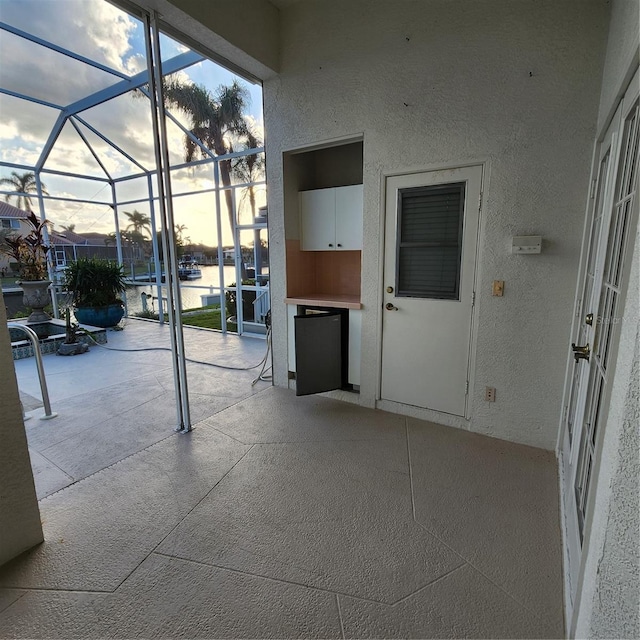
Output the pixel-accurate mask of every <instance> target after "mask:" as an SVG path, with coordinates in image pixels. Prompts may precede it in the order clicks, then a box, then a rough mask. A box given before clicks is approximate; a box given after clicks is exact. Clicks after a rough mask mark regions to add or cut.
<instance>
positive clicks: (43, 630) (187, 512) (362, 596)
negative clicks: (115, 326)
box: [0, 322, 563, 638]
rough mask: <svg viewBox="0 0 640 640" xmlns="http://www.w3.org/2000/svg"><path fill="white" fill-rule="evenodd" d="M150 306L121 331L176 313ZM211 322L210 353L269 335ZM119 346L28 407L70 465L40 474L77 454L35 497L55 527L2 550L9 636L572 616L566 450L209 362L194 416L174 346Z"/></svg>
mask: <svg viewBox="0 0 640 640" xmlns="http://www.w3.org/2000/svg"><path fill="white" fill-rule="evenodd" d="M139 325H142V323H134V322H131V323H130V324H129V326H128V327H127V328H126V329H125V332H123V334H122V335H118V336H117V337H114V338H113V339H112V336H111V335H110V336H109V341H110V344H112V345H113V344H114V343H115V342H116V341H117V340H121V341H122V343H123V344H124V342H125V337H126V338H127V339H128V340H130V342H129V344H131V343H136V342H137V343H138V344H144V343H145V342H146V343H148V342H149V341H150V340H152V339H153V337H154V335H155V337H159V335H160V333H161V332H160V331H159V330H158V329H157V327H155V326H153V325H151V327H152V329H151V330H149V329H148V328H147V327H144V326H142V328H139ZM153 332H155V334H154V333H153ZM198 333H200V332H198ZM124 334H128V335H127V336H125V335H124ZM145 334H146V335H145ZM212 335H213V336H214V337H213V338H211V337H209V334H207V335H206V336H205V338H201V340H202V341H203V342H204V341H205V340H206V341H209V342H208V345H207V348H209V347H210V351H209V352H208V354H207V356H203V355H202V354H200V353H198V355H197V357H198V359H205V358H208V357H211V358H212V359H217V355H218V353H219V351H218V350H220V349H222V348H225V349H226V348H227V346H226V345H230V348H229V351H226V352H225V357H226V358H228V359H227V362H229V363H232V362H238V361H239V360H241V359H244V361H245V362H247V361H249V362H251V363H252V364H253V363H255V362H257V361H258V360H259V359H260V357H261V356H262V349H263V348H264V343H260V342H257V346H255V344H254V342H253V341H246V340H240V339H237V338H235V339H233V338H226V339H222V336H218V334H212ZM129 336H130V337H129ZM216 336H217V337H216ZM196 337H198V336H196ZM218 337H219V338H221V339H222V340H221V341H218ZM190 339H191V338H190ZM248 342H250V343H251V344H250V346H248V347H244V346H243V345H245V343H248ZM220 345H222V346H220ZM245 349H246V350H245ZM93 351H95V350H93ZM230 351H231V352H232V353H230ZM115 355H116V354H115V353H111V354H106V356H102V358H104V361H102V365H101V366H102V369H103V371H104V374H103V377H105V378H106V379H107V380H106V381H107V382H112V384H110V385H106V388H105V390H104V391H100V390H99V388H98V387H97V386H96V385H97V382H98V378H97V377H95V376H91V375H87V376H84V377H83V380H84V379H85V378H86V380H87V383H86V384H87V387H89V389H88V390H85V389H82V385H80V386H79V387H78V391H80V393H77V394H75V395H74V393H73V390H72V389H70V388H69V386H68V385H69V383H68V381H64V380H63V376H62V374H60V379H61V380H62V382H61V383H60V388H61V389H62V391H63V392H64V393H65V394H66V395H65V397H64V398H63V399H62V400H59V401H58V402H57V406H56V405H55V404H54V410H56V411H59V412H60V413H61V417H63V414H64V416H67V417H68V419H67V417H65V421H64V422H66V424H64V423H63V421H60V423H58V424H59V425H60V426H59V427H57V428H58V429H60V432H59V433H58V435H56V436H47V437H45V436H43V435H42V430H44V429H52V428H53V427H52V425H53V424H54V423H55V420H54V421H49V422H41V421H37V420H36V419H35V418H34V419H32V420H29V421H28V422H27V426H28V428H29V431H30V433H29V440H30V443H33V442H37V443H38V445H37V446H38V449H36V452H37V453H38V455H40V456H42V457H43V458H44V462H42V461H40V464H41V465H43V466H46V465H47V464H48V465H53V467H54V469H55V473H54V472H50V475H49V476H48V478H49V479H48V482H49V483H50V487H49V488H47V489H45V490H44V492H45V493H47V492H48V491H50V490H51V491H56V489H55V487H56V486H57V484H56V480H57V482H58V484H61V483H63V482H64V475H63V476H62V477H61V476H60V473H62V474H66V473H68V472H70V471H73V472H74V473H76V474H77V475H76V476H74V480H73V481H72V483H70V484H68V485H67V486H66V487H65V488H63V489H62V490H58V491H57V492H55V493H52V494H51V495H49V496H48V497H46V498H44V499H43V500H41V502H40V508H41V515H42V519H43V523H44V530H45V537H46V541H45V543H44V544H42V545H41V546H39V547H38V548H37V549H35V550H33V551H31V552H29V553H27V554H25V555H23V556H22V557H20V558H19V559H17V560H16V561H14V562H13V563H10V564H9V565H8V566H6V567H4V568H3V569H0V637H2V638H134V637H136V638H137V637H141V638H142V637H143V638H176V637H184V638H265V637H278V638H356V637H359V638H434V637H438V638H445V637H447V638H462V637H474V638H476V637H487V638H507V637H508V638H515V637H535V638H539V637H562V635H563V625H562V615H561V602H562V584H561V565H560V532H559V523H558V504H557V490H556V484H557V481H556V472H555V469H556V466H555V461H554V458H553V455H552V454H550V453H547V452H542V451H539V450H536V449H532V448H529V447H523V446H519V445H512V444H509V443H504V442H500V441H496V440H492V439H489V438H486V437H483V436H476V435H473V434H469V433H466V432H462V431H457V430H455V429H451V428H447V427H440V426H437V425H433V424H430V423H426V422H420V421H418V420H414V419H411V418H404V417H402V416H397V415H392V414H386V413H383V412H379V411H372V410H368V409H361V408H359V407H356V406H354V405H351V404H347V403H340V402H337V401H334V400H329V399H327V398H320V397H307V398H296V397H295V396H294V395H293V393H291V392H290V391H287V390H282V389H275V388H272V387H269V386H268V385H267V384H266V383H261V386H259V387H258V388H257V389H256V388H254V387H252V388H251V389H249V388H248V387H250V386H251V385H250V379H251V377H252V375H251V374H250V373H249V374H246V372H243V373H238V372H236V373H233V374H229V373H228V372H224V373H223V374H220V375H219V374H218V373H216V370H213V369H210V368H208V369H207V368H202V369H197V371H196V372H195V373H194V374H192V375H191V376H190V377H191V378H193V379H194V384H193V387H194V388H195V389H197V392H196V393H195V394H194V398H192V401H194V400H195V402H196V403H198V402H200V401H201V400H202V399H201V398H200V396H203V398H204V400H205V401H203V402H202V403H201V404H200V405H199V407H200V408H199V409H197V413H198V415H201V417H203V418H204V419H203V420H202V421H201V422H199V423H198V424H197V425H196V428H195V429H194V431H193V432H192V433H190V434H188V435H179V434H175V433H173V432H172V431H171V429H170V426H171V417H170V416H166V415H165V414H167V413H168V414H170V413H171V412H170V407H169V405H170V402H169V400H168V399H167V398H169V397H170V396H171V393H170V384H171V377H170V374H169V378H168V379H166V378H165V377H166V375H167V366H165V363H166V361H163V360H162V358H163V357H164V354H163V353H162V352H155V356H156V359H157V361H156V362H154V361H153V359H151V361H149V360H148V359H147V356H148V352H147V354H145V353H139V354H137V355H135V356H134V357H133V358H131V359H132V360H134V361H135V362H128V363H125V365H124V366H123V367H122V368H121V369H120V372H126V374H125V373H123V374H122V375H126V376H127V378H126V379H125V380H122V379H118V373H116V374H112V372H111V371H110V369H109V367H111V366H113V365H114V363H116V362H117V359H116V358H115ZM125 355H126V357H127V358H130V357H131V356H130V354H125ZM255 356H258V357H257V358H256V357H255ZM52 357H53V356H49V357H48V358H52ZM84 357H85V356H79V357H78V358H84ZM119 357H122V355H120V356H119ZM111 358H114V359H113V360H112V359H111ZM57 360H62V359H61V358H57ZM48 363H49V360H47V359H45V365H46V366H49V367H50V369H51V371H52V378H54V379H55V376H56V373H53V371H55V369H54V366H53V365H54V363H53V362H51V363H50V364H48ZM71 364H72V363H71ZM56 365H57V363H56ZM57 366H61V367H62V366H64V368H66V367H69V364H68V363H64V362H63V363H61V364H60V365H57ZM198 367H200V365H198ZM152 369H153V370H152ZM67 371H69V370H68V369H67ZM109 376H113V377H112V378H109ZM234 377H235V384H234ZM25 378H26V376H24V375H22V376H21V375H20V374H19V382H20V386H21V389H23V387H25V388H24V389H23V391H25V392H26V393H29V394H31V395H37V389H35V390H34V389H33V388H32V387H29V384H27V383H26V382H25ZM56 384H57V382H55V383H52V385H51V386H52V402H54V398H55V392H54V391H53V390H54V389H55V388H56V387H55V385H56ZM158 384H159V385H160V387H161V388H162V391H161V392H160V393H158V387H157V385H158ZM65 385H66V386H65ZM243 385H245V386H244V387H243ZM127 388H128V389H129V392H130V393H129V394H127ZM243 388H246V391H242V389H243ZM218 389H219V390H220V393H221V394H222V395H221V396H220V397H218V396H217V395H216V392H217V390H218ZM103 393H104V394H106V398H107V399H106V400H105V396H103ZM145 393H148V394H149V395H148V396H145ZM91 399H97V400H98V406H99V407H100V408H99V410H94V409H92V408H89V407H90V402H89V401H90V400H91ZM114 407H120V409H121V410H120V409H118V410H116V409H114ZM67 408H68V415H67V413H66V412H67ZM149 413H151V414H153V415H154V416H155V417H156V418H157V420H156V421H155V422H154V423H153V424H155V423H156V422H157V423H158V429H157V431H154V430H151V429H149V430H148V431H147V430H146V428H147V426H148V424H150V422H149V421H148V420H145V419H144V418H145V417H146V416H148V415H149ZM207 413H208V415H206V416H205V415H204V414H207ZM56 420H58V418H57V419H56ZM30 423H31V424H30ZM92 434H93V435H94V436H95V437H96V439H95V440H94V442H95V445H93V444H92V438H91V437H90V436H91V435H92ZM109 434H112V435H113V437H114V443H121V444H122V452H123V453H122V454H121V456H120V459H119V460H118V461H116V462H115V463H114V462H113V460H114V458H117V457H118V454H117V453H116V452H117V447H116V446H115V444H114V443H111V444H110V443H109V442H108V437H107V436H108V435H109ZM98 435H99V436H100V438H99V439H98V438H97V436H98ZM59 438H61V439H59ZM32 446H33V445H32ZM74 453H75V459H74V456H73V455H72V454H74ZM47 454H48V455H47ZM49 456H51V457H49ZM34 459H37V456H34ZM74 460H75V461H74ZM58 463H59V465H58ZM101 465H104V466H101ZM34 466H36V467H37V466H38V463H37V462H36V463H34ZM43 473H44V472H43ZM45 475H46V474H45ZM70 475H73V474H70ZM80 476H83V477H82V478H80V479H78V478H79V477H80ZM42 486H44V484H43V485H42Z"/></svg>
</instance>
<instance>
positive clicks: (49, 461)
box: [34, 449, 76, 486]
mask: <svg viewBox="0 0 640 640" xmlns="http://www.w3.org/2000/svg"><path fill="white" fill-rule="evenodd" d="M34 451H35V452H36V453H37V454H38V455H41V456H42V457H43V458H44V459H45V460H46V461H47V462H48V463H50V464H52V465H53V466H54V467H55V468H56V469H58V470H59V471H61V472H62V473H64V475H65V476H67V478H69V479H70V480H71V481H72V483H73V482H75V481H76V479H75V478H74V477H73V476H71V475H69V474H68V473H67V472H66V471H65V470H64V469H63V468H62V467H59V466H58V465H57V464H56V463H55V462H54V461H53V460H49V458H47V456H45V455H44V453H42V451H38V450H37V449H34ZM67 486H69V485H67Z"/></svg>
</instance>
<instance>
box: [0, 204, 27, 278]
mask: <svg viewBox="0 0 640 640" xmlns="http://www.w3.org/2000/svg"><path fill="white" fill-rule="evenodd" d="M28 215H29V214H28V212H27V211H23V210H22V209H18V207H14V206H13V205H10V204H9V203H8V202H0V229H2V230H7V231H11V232H12V233H15V234H16V235H26V234H27V233H29V226H28V225H27V223H26V218H27V216H28ZM11 262H13V260H12V259H11V258H9V256H6V255H5V254H4V253H0V272H2V273H8V272H9V271H10V263H11Z"/></svg>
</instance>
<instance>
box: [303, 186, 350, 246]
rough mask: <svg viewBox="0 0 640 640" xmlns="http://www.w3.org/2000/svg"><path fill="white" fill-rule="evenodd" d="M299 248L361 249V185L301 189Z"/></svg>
mask: <svg viewBox="0 0 640 640" xmlns="http://www.w3.org/2000/svg"><path fill="white" fill-rule="evenodd" d="M299 195H300V244H301V249H302V251H353V250H360V249H362V185H361V184H356V185H352V186H349V187H332V188H330V189H314V190H313V191H301V192H300V194H299Z"/></svg>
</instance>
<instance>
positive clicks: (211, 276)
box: [126, 265, 236, 316]
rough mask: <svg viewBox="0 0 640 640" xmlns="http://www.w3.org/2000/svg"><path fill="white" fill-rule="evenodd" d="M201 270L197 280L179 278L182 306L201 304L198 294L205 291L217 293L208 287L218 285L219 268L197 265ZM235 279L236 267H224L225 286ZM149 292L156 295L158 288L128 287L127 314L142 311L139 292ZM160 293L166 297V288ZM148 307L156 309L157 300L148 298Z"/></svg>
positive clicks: (194, 306)
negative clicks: (200, 275) (200, 276)
mask: <svg viewBox="0 0 640 640" xmlns="http://www.w3.org/2000/svg"><path fill="white" fill-rule="evenodd" d="M199 268H200V270H201V271H202V278H199V279H198V280H181V281H180V294H181V296H182V308H183V309H193V308H196V307H201V306H202V301H201V300H200V296H201V295H203V294H207V293H214V294H216V293H218V291H217V290H216V289H214V290H213V291H210V290H209V287H217V286H219V285H220V270H219V268H218V267H217V266H216V265H212V266H202V265H199ZM235 281H236V268H235V267H234V266H225V267H224V284H225V286H226V287H228V286H229V285H231V284H233V283H234V282H235ZM142 293H146V294H151V295H152V296H153V297H154V298H155V297H157V295H158V290H157V288H156V287H155V286H154V285H149V284H145V285H136V286H131V287H128V288H127V290H126V298H127V310H128V313H129V315H131V316H132V315H134V314H135V313H137V312H139V311H142V299H141V294H142ZM162 295H163V296H164V297H166V295H167V294H166V289H164V287H163V293H162ZM147 306H148V308H149V309H152V308H153V311H155V312H156V313H157V311H158V301H157V300H153V307H152V301H151V300H149V301H148V302H147Z"/></svg>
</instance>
